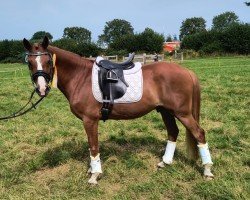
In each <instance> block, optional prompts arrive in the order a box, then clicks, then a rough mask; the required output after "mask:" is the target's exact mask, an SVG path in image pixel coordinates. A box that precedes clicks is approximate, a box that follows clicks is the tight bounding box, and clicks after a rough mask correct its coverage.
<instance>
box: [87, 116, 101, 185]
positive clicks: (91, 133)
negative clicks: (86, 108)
mask: <svg viewBox="0 0 250 200" xmlns="http://www.w3.org/2000/svg"><path fill="white" fill-rule="evenodd" d="M83 125H84V128H85V131H86V133H87V135H88V143H89V150H90V168H89V171H88V172H89V173H91V174H92V175H91V178H90V179H89V181H88V182H89V183H91V184H97V179H98V177H99V176H100V174H101V173H102V166H101V160H100V153H99V144H98V120H94V119H90V118H88V117H84V118H83Z"/></svg>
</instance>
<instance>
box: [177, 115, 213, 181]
mask: <svg viewBox="0 0 250 200" xmlns="http://www.w3.org/2000/svg"><path fill="white" fill-rule="evenodd" d="M177 118H178V119H179V120H180V121H181V123H182V124H183V125H184V126H185V127H186V129H187V130H188V131H189V132H190V133H191V134H192V135H193V137H194V138H195V139H196V141H197V143H198V145H197V146H198V149H199V153H200V156H201V160H202V164H203V165H204V167H205V170H204V176H205V177H207V178H209V179H210V178H213V177H214V175H213V174H212V173H211V170H210V168H211V166H212V164H213V162H212V159H211V155H210V152H209V149H208V145H207V143H206V139H205V131H204V130H203V129H202V128H201V127H200V125H199V124H198V123H197V121H195V119H194V118H193V116H192V115H191V114H190V115H178V116H177Z"/></svg>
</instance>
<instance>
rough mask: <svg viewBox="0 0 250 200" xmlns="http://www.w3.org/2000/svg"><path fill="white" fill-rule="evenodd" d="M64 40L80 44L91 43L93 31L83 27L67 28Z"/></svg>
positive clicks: (64, 32)
mask: <svg viewBox="0 0 250 200" xmlns="http://www.w3.org/2000/svg"><path fill="white" fill-rule="evenodd" d="M63 38H65V39H72V40H75V41H76V42H77V44H80V43H91V31H89V30H88V29H86V28H83V27H67V28H65V29H64V31H63Z"/></svg>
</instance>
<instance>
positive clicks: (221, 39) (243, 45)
mask: <svg viewBox="0 0 250 200" xmlns="http://www.w3.org/2000/svg"><path fill="white" fill-rule="evenodd" d="M181 48H182V49H191V50H195V51H197V52H199V53H201V54H202V53H204V54H213V53H236V54H249V53H250V24H235V25H233V26H230V27H229V28H227V29H225V30H223V31H213V30H211V31H205V32H201V33H197V34H194V35H189V36H186V37H184V38H183V40H182V45H181Z"/></svg>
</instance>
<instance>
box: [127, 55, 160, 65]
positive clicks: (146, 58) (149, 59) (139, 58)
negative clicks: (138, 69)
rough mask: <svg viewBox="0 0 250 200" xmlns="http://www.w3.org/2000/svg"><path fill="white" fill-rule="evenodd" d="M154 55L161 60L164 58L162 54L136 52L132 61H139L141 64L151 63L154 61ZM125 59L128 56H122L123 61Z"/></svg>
mask: <svg viewBox="0 0 250 200" xmlns="http://www.w3.org/2000/svg"><path fill="white" fill-rule="evenodd" d="M156 56H157V57H158V61H163V60H164V54H157V55H155V54H148V55H147V54H145V53H144V54H137V55H135V57H134V61H135V62H140V63H142V64H146V63H151V62H155V58H156ZM126 59H128V57H125V56H123V61H125V60H126Z"/></svg>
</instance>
